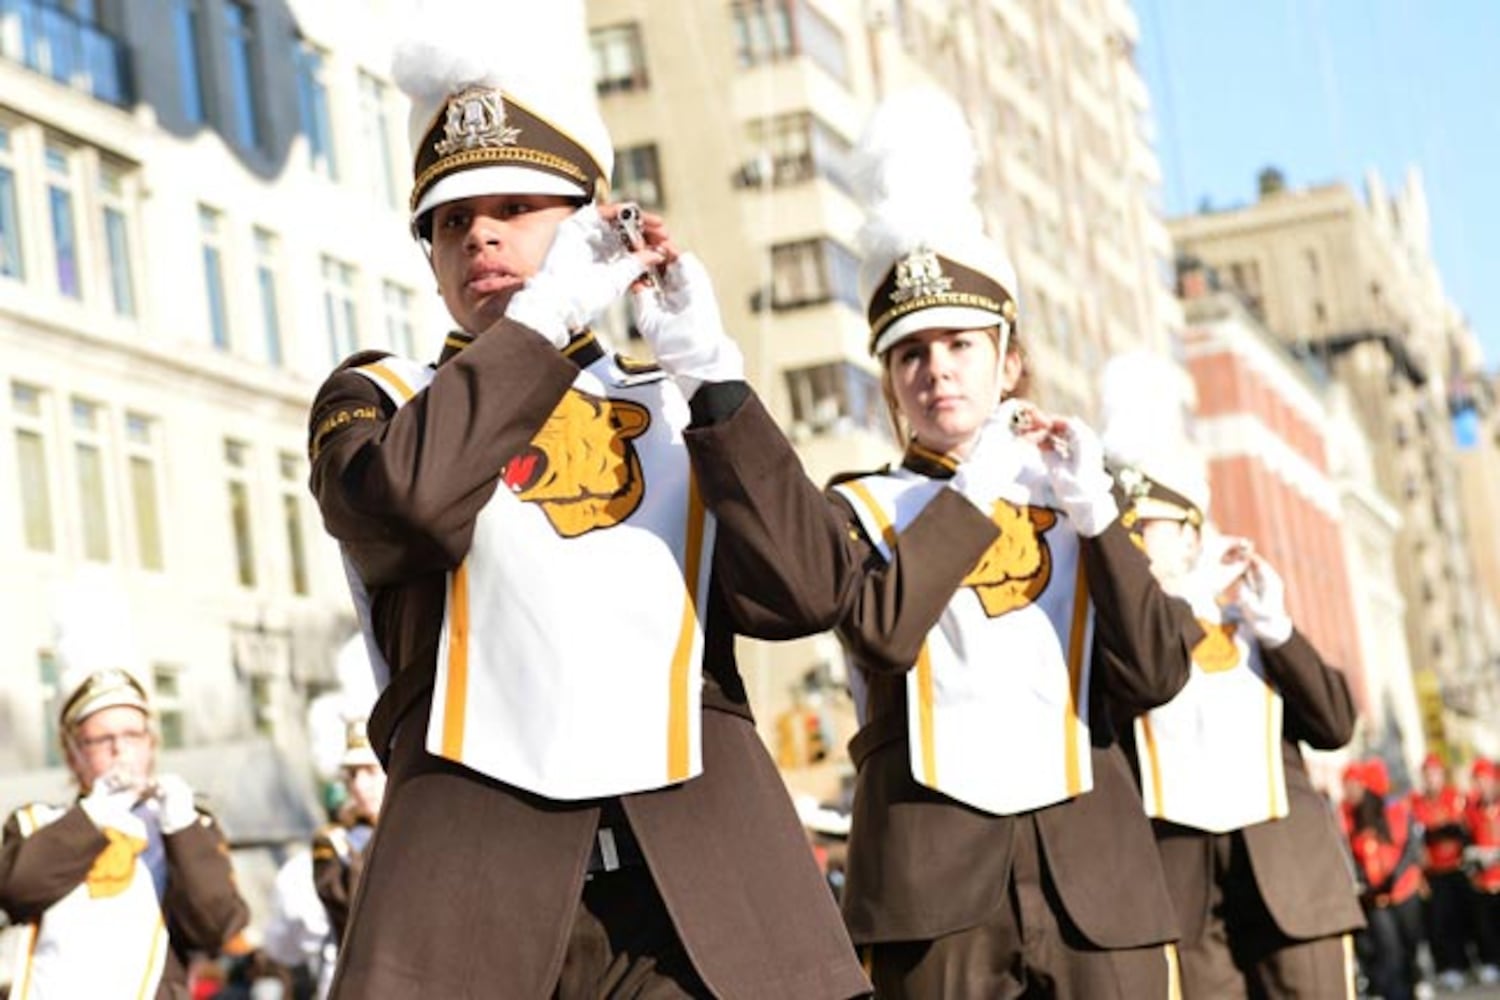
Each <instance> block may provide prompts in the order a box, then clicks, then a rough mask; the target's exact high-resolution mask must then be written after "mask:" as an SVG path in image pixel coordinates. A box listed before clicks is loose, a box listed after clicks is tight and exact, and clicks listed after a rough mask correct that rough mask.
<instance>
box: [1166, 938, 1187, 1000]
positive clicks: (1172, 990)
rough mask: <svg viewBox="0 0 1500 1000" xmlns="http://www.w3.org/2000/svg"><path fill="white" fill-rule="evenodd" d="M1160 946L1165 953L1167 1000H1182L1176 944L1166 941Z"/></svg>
mask: <svg viewBox="0 0 1500 1000" xmlns="http://www.w3.org/2000/svg"><path fill="white" fill-rule="evenodd" d="M1161 947H1162V950H1163V951H1164V952H1166V954H1167V1000H1182V962H1181V960H1180V959H1179V958H1178V956H1177V946H1176V945H1175V944H1173V943H1172V942H1170V941H1168V942H1167V943H1166V944H1164V945H1162V946H1161Z"/></svg>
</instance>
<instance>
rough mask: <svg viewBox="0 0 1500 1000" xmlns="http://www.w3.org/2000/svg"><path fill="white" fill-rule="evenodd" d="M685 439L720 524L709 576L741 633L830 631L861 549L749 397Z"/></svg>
mask: <svg viewBox="0 0 1500 1000" xmlns="http://www.w3.org/2000/svg"><path fill="white" fill-rule="evenodd" d="M709 388H710V387H705V388H704V389H703V390H700V392H699V395H701V394H702V393H703V392H705V391H707V390H708V389H709ZM686 439H687V445H688V450H689V453H690V454H691V456H692V461H693V472H694V475H695V476H696V479H697V482H698V487H699V489H700V490H701V491H702V495H703V501H704V504H705V505H706V506H707V507H708V509H709V510H710V511H712V512H713V514H714V517H715V519H716V520H717V522H718V529H717V530H718V534H717V536H716V541H715V549H714V573H715V576H716V579H717V581H718V583H719V586H720V590H721V591H722V593H723V596H724V601H725V605H726V607H727V609H728V611H729V614H730V617H731V618H732V619H733V620H734V622H735V625H736V627H737V628H738V629H739V631H741V632H743V633H744V634H746V635H752V636H756V637H758V638H762V639H782V638H790V637H795V636H803V635H808V634H810V633H813V632H821V631H826V630H828V629H831V628H833V626H834V625H835V624H836V623H837V622H838V620H839V618H840V616H841V615H842V614H843V612H844V609H845V607H846V606H847V603H848V600H849V596H850V594H851V592H852V589H853V587H854V585H855V584H856V583H857V574H858V569H859V561H858V560H859V553H858V551H857V547H856V546H855V545H854V544H853V543H852V542H851V540H850V538H849V534H848V531H847V527H846V525H845V523H844V518H843V517H842V516H841V515H840V514H839V513H838V512H837V511H835V510H834V509H833V508H832V507H830V505H829V502H828V499H827V498H826V497H825V496H824V495H823V492H822V491H821V490H819V489H818V487H817V486H816V485H814V484H813V482H812V481H811V480H809V479H808V478H807V474H806V473H805V472H804V471H803V469H802V463H801V462H800V461H799V460H798V458H797V454H796V452H795V451H793V450H792V446H791V444H790V442H788V441H787V439H786V437H785V435H783V434H782V432H781V429H780V428H779V427H778V426H777V425H776V422H775V421H774V420H772V419H771V416H770V414H769V413H767V412H766V410H765V407H764V406H763V405H762V404H761V402H760V400H759V399H758V398H757V397H756V396H755V395H753V394H750V395H748V396H747V397H745V398H744V400H743V403H742V404H740V405H738V406H737V407H735V408H734V410H733V412H732V413H730V414H729V415H728V416H726V417H724V418H723V419H722V420H719V421H718V422H716V423H713V424H712V425H709V426H697V427H694V428H691V429H689V430H688V431H687V433H686Z"/></svg>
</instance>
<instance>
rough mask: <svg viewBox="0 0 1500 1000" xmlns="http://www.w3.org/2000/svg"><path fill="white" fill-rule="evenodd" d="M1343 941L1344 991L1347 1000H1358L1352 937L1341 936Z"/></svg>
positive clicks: (1348, 935) (1347, 935)
mask: <svg viewBox="0 0 1500 1000" xmlns="http://www.w3.org/2000/svg"><path fill="white" fill-rule="evenodd" d="M1343 940H1344V991H1345V995H1346V996H1347V997H1348V1000H1358V997H1359V986H1358V984H1357V983H1356V982H1355V979H1356V977H1355V974H1354V935H1353V934H1345V935H1343Z"/></svg>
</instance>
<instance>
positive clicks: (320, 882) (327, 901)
mask: <svg viewBox="0 0 1500 1000" xmlns="http://www.w3.org/2000/svg"><path fill="white" fill-rule="evenodd" d="M366 848H367V849H368V845H366ZM364 867H365V852H364V851H363V850H356V849H355V847H354V845H353V844H352V843H350V841H349V824H347V823H330V824H329V825H328V826H325V827H323V828H322V829H321V830H319V831H318V832H317V833H316V834H314V835H313V843H312V869H313V888H315V889H316V890H317V891H318V899H319V900H321V901H322V903H323V909H324V910H326V911H327V912H328V923H329V924H330V925H331V926H332V927H333V939H334V940H335V941H342V940H343V939H344V928H345V927H346V926H348V923H349V905H350V903H352V902H353V901H354V890H355V889H356V888H357V887H358V886H359V878H360V875H361V874H362V873H363V872H364Z"/></svg>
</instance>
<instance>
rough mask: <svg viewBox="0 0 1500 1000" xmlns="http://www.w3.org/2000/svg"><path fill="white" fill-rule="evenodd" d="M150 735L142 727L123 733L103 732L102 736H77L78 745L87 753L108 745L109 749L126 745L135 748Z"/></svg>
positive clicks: (118, 748) (112, 749) (119, 748)
mask: <svg viewBox="0 0 1500 1000" xmlns="http://www.w3.org/2000/svg"><path fill="white" fill-rule="evenodd" d="M150 737H151V734H150V733H149V732H147V731H146V730H144V729H128V730H126V731H125V732H123V733H105V734H104V735H103V736H80V737H78V745H79V747H81V748H82V749H83V750H85V751H87V752H88V753H93V752H95V751H96V750H102V749H104V748H105V747H109V749H110V750H111V751H116V750H121V749H124V748H127V747H128V748H129V749H132V750H135V749H137V748H139V747H140V746H141V745H142V744H144V743H145V742H146V740H148V739H150Z"/></svg>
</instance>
